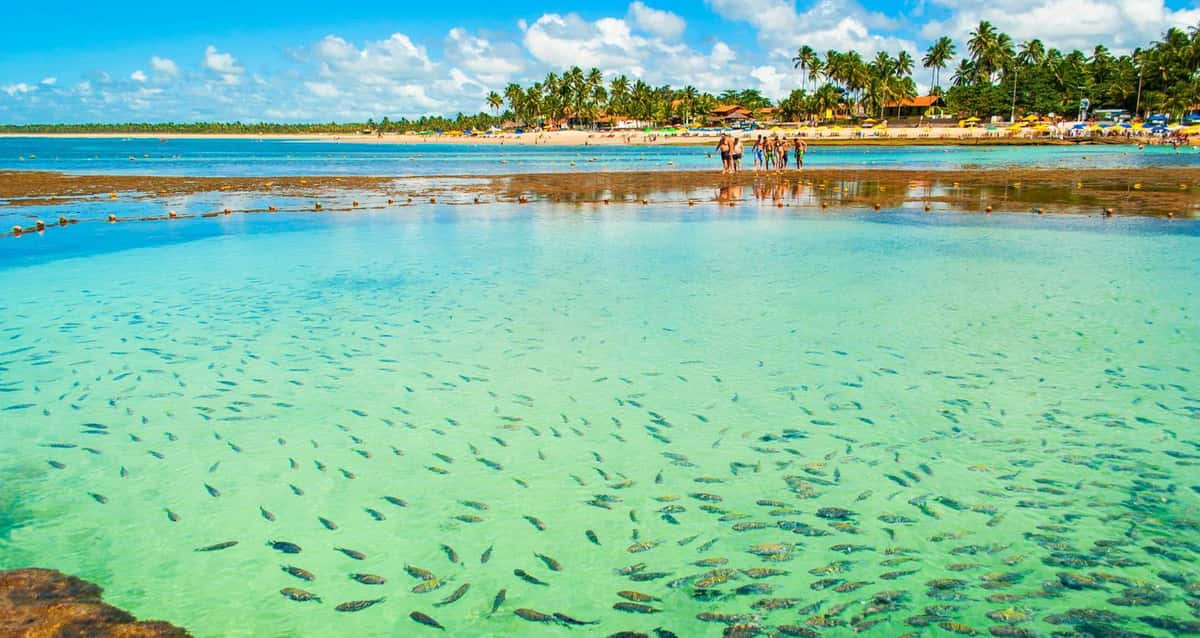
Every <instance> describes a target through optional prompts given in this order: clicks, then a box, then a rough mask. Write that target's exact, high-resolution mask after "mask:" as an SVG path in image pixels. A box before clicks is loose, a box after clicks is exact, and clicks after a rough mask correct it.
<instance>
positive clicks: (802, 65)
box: [792, 44, 821, 81]
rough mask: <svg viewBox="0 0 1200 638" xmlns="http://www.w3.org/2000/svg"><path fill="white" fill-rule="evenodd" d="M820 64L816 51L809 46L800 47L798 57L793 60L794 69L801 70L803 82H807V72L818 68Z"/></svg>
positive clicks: (797, 52)
mask: <svg viewBox="0 0 1200 638" xmlns="http://www.w3.org/2000/svg"><path fill="white" fill-rule="evenodd" d="M820 63H821V62H820V59H819V56H818V54H817V52H816V50H814V49H813V48H812V47H810V46H808V45H807V44H806V45H804V46H802V47H800V48H799V49H798V50H797V51H796V57H794V58H792V68H794V69H800V79H801V81H804V80H807V76H806V75H805V72H806V71H808V70H810V69H814V68H816V67H817V66H819V65H820Z"/></svg>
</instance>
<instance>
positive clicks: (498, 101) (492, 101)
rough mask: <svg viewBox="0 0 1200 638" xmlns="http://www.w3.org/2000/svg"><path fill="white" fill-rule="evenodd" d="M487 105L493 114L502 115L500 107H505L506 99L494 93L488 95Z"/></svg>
mask: <svg viewBox="0 0 1200 638" xmlns="http://www.w3.org/2000/svg"><path fill="white" fill-rule="evenodd" d="M487 105H488V107H489V108H491V109H492V112H493V113H495V114H496V115H500V107H501V106H504V98H502V97H500V94H499V93H497V92H495V91H492V92H491V93H488V94H487Z"/></svg>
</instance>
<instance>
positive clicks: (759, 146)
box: [754, 135, 766, 171]
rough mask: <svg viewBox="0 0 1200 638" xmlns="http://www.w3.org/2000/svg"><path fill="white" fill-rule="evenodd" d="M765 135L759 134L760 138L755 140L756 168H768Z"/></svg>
mask: <svg viewBox="0 0 1200 638" xmlns="http://www.w3.org/2000/svg"><path fill="white" fill-rule="evenodd" d="M763 142H764V140H763V136H761V135H759V136H758V139H756V140H754V170H756V171H757V170H758V169H760V168H766V162H765V160H764V157H763Z"/></svg>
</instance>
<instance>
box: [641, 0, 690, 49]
mask: <svg viewBox="0 0 1200 638" xmlns="http://www.w3.org/2000/svg"><path fill="white" fill-rule="evenodd" d="M629 19H630V21H632V22H633V24H634V25H636V26H637V27H638V28H639V29H641V30H643V31H648V32H650V33H653V34H654V35H657V36H659V37H661V38H663V39H665V40H677V39H678V38H679V36H681V35H683V30H684V28H685V27H687V23H686V22H684V20H683V18H681V17H679V16H677V15H675V14H674V13H671V12H670V11H662V10H659V9H654V8H651V7H648V6H646V5H645V4H643V3H642V2H640V1H636V2H634V3H633V4H631V5H629Z"/></svg>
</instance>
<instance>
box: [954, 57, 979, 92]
mask: <svg viewBox="0 0 1200 638" xmlns="http://www.w3.org/2000/svg"><path fill="white" fill-rule="evenodd" d="M974 79H975V64H974V63H973V62H971V61H970V60H968V59H967V58H963V59H961V60H959V61H958V66H957V67H955V69H954V75H953V76H951V78H950V82H952V83H953V84H954V86H967V85H968V84H970V83H971V81H972V80H974Z"/></svg>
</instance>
